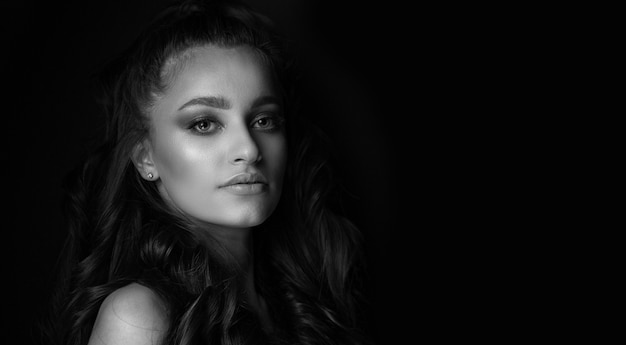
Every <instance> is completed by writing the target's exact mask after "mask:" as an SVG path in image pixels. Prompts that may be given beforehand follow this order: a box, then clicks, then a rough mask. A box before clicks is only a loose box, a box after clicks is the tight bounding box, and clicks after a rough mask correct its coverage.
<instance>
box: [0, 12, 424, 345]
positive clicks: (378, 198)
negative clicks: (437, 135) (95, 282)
mask: <svg viewBox="0 0 626 345" xmlns="http://www.w3.org/2000/svg"><path fill="white" fill-rule="evenodd" d="M165 2H167V1H164V0H161V1H148V0H138V1H132V2H131V1H90V2H84V1H83V2H81V1H58V2H53V1H47V2H43V1H40V2H36V1H31V2H28V3H26V2H24V3H3V4H2V5H1V7H0V9H1V11H2V13H1V17H2V39H3V41H2V43H1V45H2V61H3V62H2V85H3V91H2V96H3V97H2V99H3V101H2V106H1V107H2V114H3V115H2V124H3V126H2V147H3V155H2V164H3V165H2V169H1V170H2V174H3V177H2V182H3V185H4V187H5V188H4V190H5V194H4V196H5V197H4V199H5V201H6V203H5V206H4V212H6V215H5V217H4V219H6V222H4V224H3V235H4V237H3V240H4V241H3V242H4V246H3V247H4V250H3V255H4V256H6V258H5V259H4V260H3V263H4V265H6V267H5V269H4V272H3V273H4V274H3V285H5V286H6V287H8V290H7V291H9V292H8V293H7V292H5V293H6V295H5V296H6V297H5V298H3V300H2V312H3V318H5V321H4V322H2V324H3V325H2V326H3V327H6V331H3V334H4V335H5V336H6V337H8V339H15V340H14V341H15V342H14V343H17V344H19V343H24V344H30V343H31V340H30V336H31V333H32V330H31V329H32V327H33V325H34V321H35V320H36V318H37V317H38V315H39V313H40V312H41V311H42V310H43V308H44V306H45V302H46V300H47V298H48V293H49V291H50V287H51V285H50V284H51V280H52V279H53V271H52V268H53V265H54V260H55V258H56V256H57V255H58V253H59V251H60V249H61V241H62V238H63V236H64V234H65V232H64V229H62V227H61V215H60V207H59V200H60V185H61V180H62V178H63V176H64V175H65V174H66V173H67V172H68V171H69V169H71V168H72V167H73V166H74V164H75V163H76V161H77V160H78V158H79V157H80V155H81V154H82V153H84V152H85V150H86V149H87V148H88V145H89V143H90V142H91V140H92V139H93V138H94V136H95V133H97V130H98V128H99V126H100V122H99V120H98V119H97V118H95V117H94V116H93V114H95V113H97V106H96V104H95V102H94V101H93V98H92V96H91V93H90V92H91V90H90V89H89V84H88V76H89V74H90V73H91V72H92V71H94V70H95V68H97V67H98V66H99V64H101V63H102V62H104V61H105V60H106V59H107V58H109V57H110V56H112V55H114V54H116V53H117V52H119V51H120V50H121V49H122V48H123V47H125V46H126V44H128V43H129V42H130V41H131V40H132V38H133V36H134V35H135V34H136V33H137V32H138V31H139V29H140V28H141V27H142V25H143V24H145V21H146V20H147V19H148V18H150V17H151V16H152V14H154V13H155V12H156V11H158V9H159V8H160V7H161V6H162V4H163V3H165ZM248 2H249V3H251V4H252V5H253V6H255V7H256V8H258V9H259V10H260V11H261V12H264V13H266V14H267V15H268V16H270V17H272V18H273V19H275V20H277V21H279V22H280V23H282V25H284V26H285V27H288V28H290V30H291V32H292V33H294V34H296V35H297V37H301V39H302V42H304V43H305V45H306V46H308V47H310V48H311V51H312V52H313V51H315V52H317V54H319V55H315V54H314V55H311V56H313V58H312V59H311V60H312V61H315V60H316V59H319V61H320V63H319V64H318V65H317V67H318V68H319V67H320V66H322V68H321V69H320V71H324V73H322V74H321V77H322V82H325V83H327V84H328V87H327V88H326V89H325V93H324V97H325V98H324V102H326V103H325V104H328V112H326V113H324V114H320V123H321V125H322V126H323V127H325V129H326V130H327V131H328V133H329V135H330V136H331V139H332V140H333V141H334V143H335V146H334V147H335V150H336V152H335V155H336V156H337V157H339V159H338V166H337V168H338V172H339V175H340V177H341V179H342V180H343V182H344V184H345V186H346V188H347V189H348V190H349V191H350V193H351V194H352V199H350V200H349V204H350V205H351V206H349V207H348V209H347V211H348V212H349V215H350V216H351V217H352V218H353V220H354V221H355V223H356V224H357V225H358V226H359V227H361V229H362V230H363V233H364V236H365V240H366V243H367V255H368V260H369V265H370V266H369V267H370V284H369V285H370V292H369V295H370V300H371V305H370V307H369V309H368V310H367V312H368V314H369V315H370V320H371V326H370V327H369V329H368V330H369V332H370V333H371V334H372V336H373V337H375V339H377V340H378V341H379V343H380V344H392V343H396V342H395V341H393V340H392V339H400V338H399V335H398V332H399V328H400V324H402V325H404V326H403V328H406V325H408V326H409V327H410V332H411V333H416V334H418V333H419V332H420V328H415V327H416V326H417V323H416V322H413V318H414V315H416V314H417V313H418V310H416V309H414V306H413V303H412V301H413V300H420V299H423V298H424V296H421V295H420V293H419V291H418V290H416V289H408V288H407V285H408V282H409V281H414V279H417V281H418V284H420V283H421V282H420V280H419V277H420V275H421V273H420V268H419V266H415V265H413V264H411V263H410V262H408V261H407V259H406V258H404V259H402V260H400V258H399V256H398V255H396V254H398V253H401V252H404V251H406V250H407V247H408V248H411V252H409V253H408V257H417V256H418V255H419V248H418V247H419V246H418V245H412V241H415V240H414V239H415V238H416V237H415V235H416V234H419V231H420V228H419V227H418V226H415V223H412V224H402V222H401V221H400V218H399V216H400V213H401V211H400V205H401V203H400V200H401V199H402V205H404V206H405V207H406V209H405V210H404V211H409V214H410V216H411V218H412V219H418V218H419V217H420V211H418V209H417V208H416V206H417V199H418V197H417V195H416V194H415V193H414V190H413V188H412V186H414V185H417V184H418V170H419V169H420V168H421V167H420V166H419V162H420V160H421V159H422V157H421V156H420V155H421V153H420V151H418V150H414V149H413V147H416V146H418V144H417V142H418V140H419V135H417V134H416V133H415V134H413V135H408V133H410V132H413V130H412V127H411V126H413V123H414V119H415V118H416V117H418V116H419V115H420V110H419V109H420V105H419V96H420V95H419V94H418V91H417V88H415V87H414V86H415V85H416V84H417V83H418V79H417V77H416V71H418V70H419V69H420V68H423V67H420V64H419V62H418V60H414V59H413V55H411V56H410V57H409V55H410V54H412V53H411V52H414V51H415V50H416V49H417V50H419V46H420V40H421V39H419V38H418V37H417V36H414V35H413V34H412V33H411V32H409V31H407V30H406V27H413V24H414V23H412V22H411V20H407V19H406V17H411V16H410V15H407V13H406V11H408V9H406V8H400V7H397V6H395V5H394V4H392V3H389V4H384V6H383V5H382V4H374V3H371V4H368V3H366V2H360V1H352V0H350V1H342V2H331V1H312V0H298V1H287V0H249V1H248ZM339 3H341V4H340V5H338V4H339ZM416 164H417V165H416ZM409 190H411V191H412V192H411V193H409ZM403 213H404V212H403ZM392 242H393V245H392ZM407 244H408V246H407ZM403 257H404V255H403ZM409 303H411V306H409Z"/></svg>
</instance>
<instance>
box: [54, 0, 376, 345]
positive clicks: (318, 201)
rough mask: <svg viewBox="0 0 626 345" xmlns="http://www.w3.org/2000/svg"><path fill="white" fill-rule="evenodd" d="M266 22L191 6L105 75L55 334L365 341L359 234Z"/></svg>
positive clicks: (71, 223)
mask: <svg viewBox="0 0 626 345" xmlns="http://www.w3.org/2000/svg"><path fill="white" fill-rule="evenodd" d="M270 28H271V26H269V24H268V22H267V20H266V19H264V17H262V16H260V15H258V14H256V13H254V12H253V11H251V10H249V9H248V8H246V7H245V6H243V5H240V4H234V3H218V2H208V3H203V2H198V1H186V2H183V3H181V4H179V5H176V6H172V7H170V8H168V9H166V10H165V11H164V12H163V13H162V14H161V15H160V16H159V17H158V18H157V19H156V20H155V21H154V22H153V23H152V24H151V26H150V27H149V28H147V29H146V30H145V32H144V34H142V35H141V36H140V37H139V38H138V39H137V41H136V43H135V44H134V45H133V46H132V47H131V48H130V49H129V50H128V51H127V52H126V53H125V54H124V55H123V56H122V57H121V58H120V59H118V60H116V61H115V62H114V63H112V64H111V65H110V66H109V67H108V68H107V69H105V71H104V72H103V76H104V78H103V80H104V81H105V83H104V84H105V85H106V86H108V87H107V88H106V90H107V92H106V93H105V95H106V97H105V98H104V100H105V105H106V107H105V108H106V111H107V128H106V134H105V140H104V143H103V144H102V145H101V146H100V147H99V149H98V150H96V151H95V152H94V153H93V154H92V155H91V156H89V157H88V159H86V161H85V162H84V164H82V166H81V168H80V169H78V170H77V171H76V172H75V173H74V174H73V175H71V176H70V177H69V178H68V191H67V203H66V211H67V220H68V227H69V237H68V240H67V244H66V247H65V249H64V254H65V256H64V260H63V266H62V267H64V273H63V275H62V276H61V279H60V282H61V284H60V287H59V290H58V293H57V298H56V301H57V303H56V309H55V312H54V323H53V325H54V326H53V327H52V330H51V334H50V337H51V338H54V340H55V341H56V342H57V343H59V344H135V345H140V344H259V343H270V344H272V343H274V344H361V343H365V342H366V340H365V337H364V336H363V335H362V333H361V332H360V331H359V328H360V326H361V324H360V315H359V314H360V313H359V301H360V297H359V293H358V288H359V285H360V283H359V280H358V279H359V276H360V274H361V273H362V265H361V263H362V260H361V257H362V255H361V251H360V249H359V240H360V237H359V233H358V231H357V229H356V228H355V227H354V226H353V225H352V224H351V223H350V222H349V221H347V220H346V219H344V218H343V217H342V216H340V215H339V214H338V213H337V207H336V204H332V205H331V204H329V201H330V200H336V198H335V196H336V194H335V192H334V191H335V190H336V188H335V186H334V185H333V184H332V174H331V172H330V169H329V167H328V164H326V156H325V155H324V154H323V152H324V150H323V149H322V150H320V149H319V146H318V144H319V143H320V142H319V141H318V139H316V138H317V136H316V134H315V133H316V132H315V131H314V130H313V127H311V126H310V125H309V122H307V121H306V120H305V119H304V118H303V117H302V116H301V113H302V108H301V107H300V106H299V105H298V102H297V100H296V98H295V94H296V92H295V91H296V90H297V83H295V78H294V73H293V71H292V70H291V68H290V66H293V65H292V64H291V63H290V62H289V60H287V59H285V58H284V53H285V49H284V46H282V45H280V44H279V40H278V39H277V36H276V35H275V34H274V33H273V31H272V30H271V29H270Z"/></svg>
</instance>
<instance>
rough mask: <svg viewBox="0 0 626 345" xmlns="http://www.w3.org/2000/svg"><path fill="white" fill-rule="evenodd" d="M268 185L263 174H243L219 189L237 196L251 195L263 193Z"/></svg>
mask: <svg viewBox="0 0 626 345" xmlns="http://www.w3.org/2000/svg"><path fill="white" fill-rule="evenodd" d="M267 187H268V184H267V180H266V179H265V177H264V176H263V175H261V174H250V173H241V174H237V175H235V176H233V177H231V178H230V179H228V181H226V182H225V183H224V184H223V185H221V186H220V187H219V188H220V189H223V190H226V191H228V192H231V193H233V194H237V195H251V194H259V193H263V192H265V191H266V190H267Z"/></svg>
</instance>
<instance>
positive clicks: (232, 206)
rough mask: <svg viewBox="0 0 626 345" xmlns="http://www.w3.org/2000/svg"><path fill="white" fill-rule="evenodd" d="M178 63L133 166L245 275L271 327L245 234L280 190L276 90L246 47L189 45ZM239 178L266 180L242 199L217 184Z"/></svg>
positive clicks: (283, 154) (281, 141)
mask: <svg viewBox="0 0 626 345" xmlns="http://www.w3.org/2000/svg"><path fill="white" fill-rule="evenodd" d="M179 63H182V64H183V65H182V66H180V65H179V66H176V67H175V68H174V69H173V70H174V71H175V74H174V75H173V77H172V78H170V80H171V81H170V83H169V84H168V87H167V90H166V91H165V93H164V94H163V95H159V96H158V97H157V99H156V102H155V103H154V105H153V107H152V109H151V110H150V112H149V119H150V135H149V138H146V140H144V141H143V142H142V143H140V144H139V145H138V146H137V147H136V150H135V153H134V157H133V161H134V163H135V165H136V167H137V169H138V171H139V173H140V174H141V175H142V176H143V177H144V178H145V179H147V180H149V181H152V182H154V183H156V184H157V186H158V189H159V191H160V193H161V195H162V197H163V198H164V200H166V201H167V202H168V203H169V204H170V205H171V206H172V207H173V208H175V209H178V210H179V211H181V212H183V213H184V214H186V215H188V216H190V217H192V218H193V219H195V220H196V221H197V222H199V223H200V224H201V225H203V227H204V228H205V229H206V231H207V233H210V234H211V235H212V236H213V237H214V238H217V239H218V240H219V241H220V242H221V243H222V244H223V245H224V246H225V247H226V248H227V249H228V250H229V252H230V253H231V254H232V256H233V259H234V260H235V261H236V262H237V263H238V264H239V266H240V267H241V268H242V271H243V272H244V277H243V279H244V282H245V284H246V287H247V299H248V303H249V304H250V305H251V306H253V307H254V308H255V309H256V310H257V311H258V314H259V316H260V318H261V320H262V322H263V323H264V325H265V327H267V328H271V324H270V320H269V317H268V315H267V308H266V306H265V302H264V301H263V299H262V298H261V296H259V295H257V293H256V291H255V288H254V271H253V266H254V264H253V253H252V243H251V241H252V237H251V229H252V228H253V227H254V226H256V225H259V224H261V223H263V222H264V221H265V220H266V219H267V218H268V217H269V216H270V215H271V213H272V212H273V211H274V209H275V208H276V206H277V204H278V201H279V199H280V195H281V191H282V183H283V176H284V172H285V165H286V159H287V148H286V138H285V133H284V130H283V128H282V126H281V124H282V119H283V118H282V116H283V114H282V109H283V105H282V104H281V101H280V99H281V98H280V92H279V89H278V86H277V84H276V83H275V81H274V78H273V75H272V73H271V69H270V68H269V66H268V65H267V64H266V63H264V60H263V59H262V58H261V56H260V55H259V53H258V52H257V51H255V50H254V49H253V48H251V47H247V46H240V47H235V48H222V47H217V46H203V47H198V48H192V49H191V50H189V51H187V52H185V59H184V60H181V61H180V62H179ZM241 173H255V174H258V175H260V176H262V179H263V180H264V181H265V183H264V184H262V185H261V186H260V187H259V188H257V189H255V190H254V191H253V192H249V193H248V192H246V193H244V194H241V193H237V192H233V189H232V188H225V187H224V185H225V184H227V183H228V181H229V180H230V179H231V178H232V177H233V176H236V175H238V174H241ZM148 174H152V177H151V178H150V177H148ZM257 187H258V186H257ZM152 309H154V308H152Z"/></svg>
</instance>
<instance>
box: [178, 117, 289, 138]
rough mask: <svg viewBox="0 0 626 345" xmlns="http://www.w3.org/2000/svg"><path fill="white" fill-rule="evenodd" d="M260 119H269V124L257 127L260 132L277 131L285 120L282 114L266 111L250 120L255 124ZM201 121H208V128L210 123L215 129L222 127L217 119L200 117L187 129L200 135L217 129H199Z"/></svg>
mask: <svg viewBox="0 0 626 345" xmlns="http://www.w3.org/2000/svg"><path fill="white" fill-rule="evenodd" d="M261 120H269V121H270V123H271V124H270V125H266V127H257V128H258V129H259V130H260V131H262V132H274V131H277V130H279V129H281V128H282V126H283V123H284V121H285V120H284V118H283V117H282V116H278V115H272V114H267V113H261V114H260V115H259V116H256V117H255V118H254V120H253V121H252V125H253V126H254V125H255V124H257V123H258V122H259V121H261ZM202 123H208V127H209V128H211V125H213V126H218V128H217V129H221V128H223V126H222V125H221V124H220V123H219V122H218V121H216V120H214V119H211V118H200V119H198V120H195V121H193V122H192V123H191V125H190V126H189V128H188V129H190V130H192V131H194V132H196V133H197V134H201V135H209V134H212V133H213V132H215V131H216V130H217V129H209V130H201V129H199V128H198V126H199V125H200V124H202ZM253 128H254V127H253Z"/></svg>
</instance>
